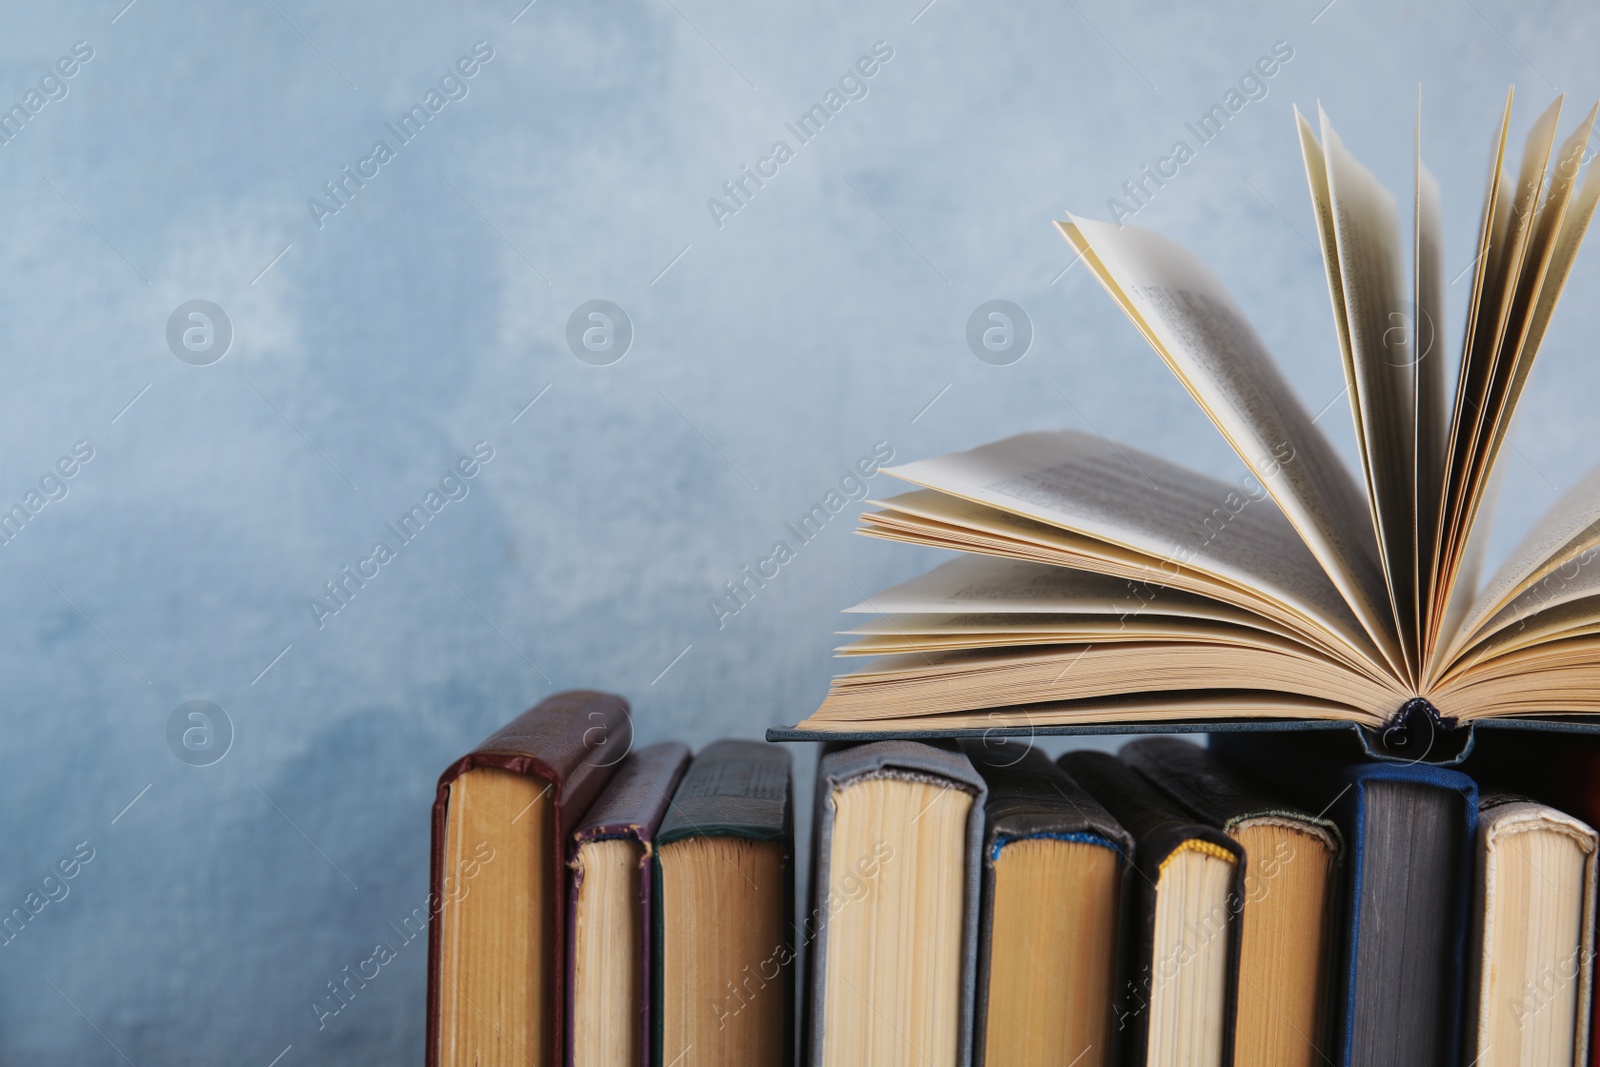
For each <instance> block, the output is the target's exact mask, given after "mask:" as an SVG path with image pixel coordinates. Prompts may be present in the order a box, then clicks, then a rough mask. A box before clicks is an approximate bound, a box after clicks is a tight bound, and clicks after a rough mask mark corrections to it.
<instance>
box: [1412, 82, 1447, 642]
mask: <svg viewBox="0 0 1600 1067" xmlns="http://www.w3.org/2000/svg"><path fill="white" fill-rule="evenodd" d="M1417 97H1418V99H1417V135H1416V174H1417V188H1416V213H1415V216H1414V219H1415V232H1414V235H1413V236H1414V239H1415V249H1414V258H1413V259H1412V269H1413V276H1412V289H1411V292H1412V302H1413V306H1414V308H1415V312H1416V315H1415V320H1414V321H1415V329H1414V332H1413V336H1412V344H1413V346H1414V349H1415V352H1416V359H1415V361H1414V362H1413V364H1412V365H1413V367H1414V368H1415V384H1414V386H1413V387H1412V402H1413V404H1414V405H1415V415H1414V416H1413V418H1414V422H1415V424H1416V429H1415V431H1414V432H1413V433H1412V442H1413V444H1412V457H1413V460H1412V470H1413V471H1414V474H1413V478H1414V480H1415V484H1416V505H1415V506H1416V517H1415V522H1414V524H1413V525H1414V528H1415V532H1414V539H1413V542H1412V560H1413V566H1414V568H1415V573H1414V581H1413V584H1412V595H1413V597H1414V598H1415V602H1416V621H1415V626H1416V633H1418V634H1419V635H1420V634H1421V633H1423V632H1424V631H1425V629H1426V627H1427V620H1426V618H1425V612H1426V608H1425V607H1424V604H1425V603H1426V602H1427V598H1428V597H1430V596H1431V595H1432V576H1433V571H1434V567H1435V565H1436V562H1435V561H1436V559H1437V557H1438V553H1439V543H1438V535H1439V506H1440V497H1441V496H1442V494H1443V492H1444V456H1445V447H1446V441H1445V435H1446V434H1447V433H1448V432H1449V422H1448V420H1449V417H1450V413H1449V411H1448V410H1446V406H1445V405H1446V404H1447V403H1448V400H1447V398H1446V395H1445V389H1446V381H1445V378H1446V375H1445V360H1446V358H1447V357H1446V355H1445V339H1444V315H1445V283H1444V212H1443V209H1442V208H1441V206H1440V198H1439V182H1438V180H1437V179H1436V178H1434V176H1433V175H1432V174H1431V173H1429V171H1428V168H1427V167H1426V166H1425V165H1424V164H1423V162H1422V100H1421V97H1422V90H1421V89H1420V87H1419V88H1418V90H1417Z"/></svg>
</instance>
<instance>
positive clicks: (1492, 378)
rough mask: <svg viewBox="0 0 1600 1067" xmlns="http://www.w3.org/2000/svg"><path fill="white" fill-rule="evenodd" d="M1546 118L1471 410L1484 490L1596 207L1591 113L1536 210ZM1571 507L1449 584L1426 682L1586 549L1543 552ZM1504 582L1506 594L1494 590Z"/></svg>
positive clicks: (1470, 538) (1527, 161)
mask: <svg viewBox="0 0 1600 1067" xmlns="http://www.w3.org/2000/svg"><path fill="white" fill-rule="evenodd" d="M1557 103H1559V101H1557ZM1553 109H1554V105H1552V110H1550V111H1546V113H1545V115H1544V116H1543V118H1541V120H1540V122H1539V123H1538V124H1536V126H1535V128H1534V132H1533V134H1531V135H1530V136H1529V143H1528V146H1527V151H1526V153H1525V158H1524V161H1523V166H1522V178H1523V182H1524V184H1525V185H1531V187H1532V189H1531V191H1529V190H1528V189H1524V190H1522V191H1521V193H1520V195H1519V196H1518V198H1517V201H1516V209H1519V210H1522V211H1526V212H1528V213H1529V214H1531V215H1532V216H1533V218H1532V220H1531V222H1529V223H1528V226H1527V230H1528V233H1527V239H1526V242H1525V249H1526V254H1525V255H1524V256H1523V257H1522V261H1521V267H1520V270H1519V272H1518V273H1517V274H1516V275H1515V276H1510V277H1507V278H1506V279H1505V280H1504V284H1505V285H1506V286H1507V287H1508V289H1509V290H1512V291H1513V292H1512V293H1511V295H1510V296H1509V297H1508V299H1507V301H1506V304H1507V307H1506V311H1507V323H1508V325H1507V327H1506V329H1505V330H1504V332H1503V337H1502V339H1501V346H1500V347H1501V351H1500V352H1499V353H1498V354H1497V358H1496V362H1495V365H1494V366H1493V367H1492V368H1491V371H1490V372H1489V373H1488V375H1487V378H1486V386H1487V395H1486V396H1485V397H1484V399H1483V401H1482V402H1481V403H1482V407H1483V408H1484V409H1485V412H1486V414H1485V417H1484V419H1483V420H1482V423H1483V425H1482V427H1481V431H1480V437H1481V440H1480V441H1479V448H1478V449H1477V454H1476V455H1477V458H1476V459H1475V460H1474V462H1473V465H1474V466H1475V467H1476V470H1477V475H1476V477H1477V479H1478V480H1479V481H1484V480H1487V481H1491V482H1492V481H1494V480H1496V479H1497V478H1498V476H1499V475H1498V466H1497V463H1496V461H1497V460H1498V458H1499V454H1500V449H1501V447H1502V445H1503V444H1504V441H1505V439H1506V437H1507V436H1508V434H1509V430H1510V426H1511V423H1512V420H1513V418H1514V416H1515V414H1516V405H1517V401H1518V400H1519V399H1520V398H1521V393H1522V389H1523V387H1524V385H1525V384H1526V382H1527V378H1528V374H1529V372H1530V371H1531V369H1532V366H1533V360H1534V356H1535V355H1536V354H1537V348H1538V344H1539V342H1540V340H1541V339H1542V336H1543V329H1544V324H1545V323H1548V321H1549V316H1550V313H1551V312H1552V311H1553V310H1554V306H1555V303H1556V300H1557V299H1558V297H1559V296H1560V293H1561V290H1562V288H1563V286H1564V284H1565V282H1566V277H1567V274H1568V272H1569V271H1570V269H1571V265H1572V260H1573V258H1574V257H1575V255H1576V253H1577V247H1578V244H1579V242H1580V241H1581V239H1582V237H1583V233H1584V231H1585V230H1586V229H1587V227H1588V224H1589V220H1590V219H1591V218H1592V216H1593V214H1594V206H1595V201H1596V198H1597V197H1600V182H1597V181H1596V171H1595V169H1594V168H1590V171H1589V174H1588V175H1587V176H1586V178H1585V180H1584V183H1583V186H1582V188H1581V189H1579V187H1578V184H1577V173H1578V170H1579V168H1580V167H1581V166H1582V154H1583V150H1584V147H1585V145H1586V143H1587V141H1588V138H1589V134H1590V131H1591V130H1592V128H1593V124H1594V119H1595V111H1594V110H1593V109H1591V110H1590V112H1589V114H1588V115H1587V116H1586V117H1585V118H1584V120H1583V121H1582V123H1580V124H1579V126H1578V128H1577V129H1576V130H1575V131H1574V132H1573V133H1572V134H1571V135H1570V136H1569V137H1568V138H1567V140H1566V142H1565V143H1564V144H1563V145H1562V147H1561V150H1560V152H1559V153H1558V154H1557V157H1556V164H1555V167H1554V168H1553V173H1552V175H1551V180H1550V185H1549V193H1548V195H1547V196H1546V197H1545V200H1544V203H1543V204H1538V205H1537V207H1536V199H1535V198H1536V194H1537V191H1538V188H1539V186H1540V182H1541V180H1542V176H1543V175H1542V170H1541V171H1537V172H1536V171H1535V170H1534V169H1533V168H1534V161H1535V160H1537V161H1539V165H1540V166H1541V167H1542V163H1543V160H1544V159H1545V158H1546V157H1547V156H1548V154H1549V148H1550V145H1551V143H1552V142H1553V140H1554V133H1555V131H1554V118H1555V115H1554V112H1553ZM1529 157H1531V158H1529ZM1574 194H1576V195H1574ZM1484 313H1486V311H1485V312H1484ZM1580 484H1583V483H1580ZM1481 492H1482V490H1481V489H1477V490H1475V491H1473V492H1470V493H1468V494H1466V495H1467V506H1468V507H1477V508H1478V509H1479V510H1481V504H1479V503H1478V502H1477V501H1476V500H1475V499H1474V495H1479V494H1481ZM1575 506H1578V504H1577V502H1576V501H1573V500H1572V499H1570V496H1569V498H1564V499H1563V500H1562V501H1560V502H1558V503H1557V505H1556V507H1555V508H1554V509H1552V512H1551V513H1550V514H1549V515H1547V516H1546V518H1545V519H1543V520H1541V521H1540V522H1539V523H1538V524H1536V526H1535V528H1534V530H1533V531H1532V532H1530V534H1529V538H1528V539H1527V540H1525V541H1524V543H1523V545H1522V546H1519V548H1518V550H1517V551H1516V552H1514V553H1513V555H1512V559H1511V560H1510V561H1508V563H1507V566H1506V568H1503V569H1502V571H1501V574H1500V575H1498V576H1497V577H1496V579H1495V580H1494V581H1492V582H1491V583H1490V586H1489V587H1488V588H1486V589H1484V590H1482V591H1479V590H1477V589H1476V587H1475V582H1474V581H1473V580H1472V576H1470V575H1468V574H1467V573H1466V572H1465V569H1464V568H1463V571H1462V573H1460V574H1459V575H1456V576H1455V586H1456V588H1455V590H1454V593H1453V595H1452V597H1451V598H1450V601H1449V606H1448V609H1447V611H1446V613H1445V615H1444V617H1443V619H1442V620H1441V622H1440V624H1439V626H1438V631H1439V640H1438V647H1437V649H1436V652H1435V656H1434V658H1433V666H1432V671H1431V672H1430V673H1431V674H1432V675H1434V676H1437V675H1439V674H1442V673H1443V672H1445V671H1447V670H1449V669H1450V666H1451V665H1450V662H1449V659H1450V656H1451V655H1453V654H1455V653H1456V652H1459V651H1460V649H1461V648H1462V647H1463V646H1464V645H1465V644H1466V643H1469V642H1470V641H1473V640H1476V639H1477V636H1479V635H1477V633H1476V631H1477V628H1478V627H1479V626H1480V625H1481V624H1482V623H1483V621H1484V619H1485V618H1487V617H1488V616H1489V615H1490V614H1492V613H1493V612H1494V611H1497V610H1498V609H1499V608H1500V607H1502V606H1503V604H1504V602H1505V599H1506V598H1507V596H1508V595H1514V594H1513V593H1512V592H1511V586H1513V585H1516V584H1517V582H1518V581H1519V580H1520V579H1521V578H1523V577H1525V576H1527V575H1530V574H1532V573H1534V572H1535V571H1537V572H1539V573H1538V576H1539V577H1540V578H1542V577H1545V576H1546V575H1548V574H1549V572H1550V571H1552V570H1554V569H1555V568H1556V567H1558V566H1560V565H1562V564H1563V563H1565V562H1566V561H1567V559H1569V558H1570V557H1571V555H1573V554H1574V553H1575V552H1579V551H1583V548H1584V547H1586V546H1580V547H1579V548H1577V549H1575V550H1571V551H1568V550H1566V549H1564V548H1563V545H1564V544H1565V540H1562V541H1560V542H1559V543H1549V540H1550V539H1551V538H1556V537H1559V536H1560V531H1562V530H1563V529H1565V528H1566V526H1567V524H1568V523H1570V522H1571V521H1572V519H1573V508H1574V507H1575ZM1463 522H1464V524H1465V534H1464V536H1465V537H1466V540H1467V544H1468V545H1469V546H1471V545H1472V544H1473V542H1475V541H1477V540H1480V539H1481V537H1486V536H1487V531H1486V530H1485V531H1482V532H1481V533H1480V532H1479V531H1478V530H1477V527H1479V526H1484V525H1487V523H1486V522H1485V521H1484V520H1483V518H1482V516H1481V515H1474V514H1471V513H1469V514H1467V515H1466V516H1465V518H1464V520H1463ZM1577 535H1578V531H1569V532H1568V535H1567V539H1570V538H1571V537H1576V536H1577ZM1541 543H1544V544H1547V546H1548V552H1550V553H1552V554H1554V555H1553V558H1552V557H1551V556H1540V557H1538V558H1533V554H1537V553H1538V551H1539V550H1538V549H1537V548H1536V547H1535V546H1536V545H1538V544H1541ZM1463 558H1465V557H1463ZM1534 580H1537V579H1534ZM1505 581H1509V582H1510V583H1511V584H1510V585H1507V584H1503V583H1504V582H1505Z"/></svg>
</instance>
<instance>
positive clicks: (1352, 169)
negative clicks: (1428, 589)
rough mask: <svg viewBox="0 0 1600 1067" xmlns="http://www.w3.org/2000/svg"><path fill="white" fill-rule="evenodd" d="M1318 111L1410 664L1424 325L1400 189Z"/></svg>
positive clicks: (1367, 442) (1393, 587) (1377, 517)
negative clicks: (1415, 340)
mask: <svg viewBox="0 0 1600 1067" xmlns="http://www.w3.org/2000/svg"><path fill="white" fill-rule="evenodd" d="M1318 115H1319V117H1320V119H1321V122H1322V148H1323V154H1324V155H1325V156H1326V158H1327V167H1328V198H1329V207H1330V210H1331V214H1332V222H1333V232H1334V237H1335V239H1336V246H1337V252H1338V257H1339V282H1340V284H1341V285H1342V286H1343V288H1344V306H1345V312H1346V314H1347V315H1348V317H1349V327H1348V333H1349V341H1350V363H1349V366H1350V369H1351V381H1352V385H1353V388H1352V390H1351V396H1352V397H1353V399H1354V403H1353V404H1352V405H1351V406H1352V407H1353V408H1356V409H1359V411H1360V412H1361V415H1360V417H1359V418H1358V419H1357V420H1356V432H1357V434H1358V435H1359V436H1358V444H1359V446H1360V451H1361V460H1362V465H1363V468H1364V470H1365V473H1366V481H1367V493H1368V501H1369V505H1370V507H1371V511H1372V523H1373V527H1374V532H1375V535H1376V537H1377V542H1378V549H1379V558H1380V560H1381V561H1382V563H1383V567H1384V575H1385V578H1386V585H1387V587H1388V590H1389V597H1390V606H1391V610H1392V611H1393V613H1394V618H1395V623H1396V628H1397V630H1398V632H1399V633H1400V635H1401V648H1402V649H1403V650H1404V652H1405V655H1406V657H1407V662H1408V664H1410V662H1411V658H1412V649H1413V648H1414V647H1415V643H1416V638H1415V634H1414V630H1413V620H1414V617H1415V608H1414V605H1413V604H1412V601H1411V591H1412V587H1413V582H1414V578H1413V575H1412V573H1411V564H1412V553H1413V544H1414V540H1415V534H1414V529H1415V516H1414V515H1413V507H1414V502H1415V499H1416V486H1415V484H1414V483H1413V480H1412V479H1413V467H1412V463H1413V454H1412V452H1413V448H1414V438H1413V429H1414V426H1413V423H1412V419H1413V416H1414V410H1413V397H1412V390H1413V383H1412V375H1413V373H1414V372H1413V360H1414V355H1413V345H1412V334H1413V332H1414V331H1415V329H1416V323H1415V313H1414V311H1413V310H1412V309H1411V308H1410V307H1409V306H1407V301H1406V296H1405V290H1404V288H1403V285H1404V283H1403V281H1402V278H1403V276H1404V261H1403V254H1402V252H1401V249H1400V221H1399V214H1398V212H1397V210H1396V208H1395V201H1394V197H1393V196H1391V195H1390V194H1389V192H1388V190H1386V189H1384V188H1383V186H1382V185H1380V184H1378V179H1377V178H1375V177H1374V176H1373V175H1372V172H1371V171H1369V170H1367V168H1365V167H1363V166H1362V165H1361V164H1360V163H1358V162H1356V159H1355V157H1354V156H1352V155H1351V154H1350V153H1349V152H1348V151H1347V150H1346V149H1345V147H1344V144H1343V143H1342V142H1341V141H1340V139H1339V135H1338V134H1337V133H1335V132H1334V130H1333V126H1332V125H1331V124H1330V123H1329V122H1328V116H1327V115H1326V114H1325V113H1323V112H1322V110H1321V109H1320V108H1319V109H1318Z"/></svg>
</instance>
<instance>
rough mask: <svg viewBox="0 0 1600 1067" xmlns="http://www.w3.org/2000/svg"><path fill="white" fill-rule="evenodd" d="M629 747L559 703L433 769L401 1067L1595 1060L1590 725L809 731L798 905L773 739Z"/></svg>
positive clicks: (610, 716)
mask: <svg viewBox="0 0 1600 1067" xmlns="http://www.w3.org/2000/svg"><path fill="white" fill-rule="evenodd" d="M631 740H632V729H631V723H630V719H629V711H628V707H627V704H626V702H624V701H623V700H622V699H621V698H620V697H615V696H610V695H608V694H603V693H596V692H572V693H564V694H561V695H559V696H556V697H552V698H550V699H548V700H546V701H545V702H543V703H542V704H540V705H539V706H538V707H536V708H534V709H533V710H531V711H529V712H527V713H526V714H524V715H522V716H521V717H519V718H518V719H516V720H514V721H513V722H512V723H510V724H509V725H507V726H506V727H505V728H504V729H502V730H500V731H498V732H497V733H495V734H494V735H493V736H491V737H490V738H488V739H487V740H486V741H485V742H484V743H483V744H482V745H480V746H479V747H478V748H477V749H475V750H474V751H473V752H472V753H470V754H468V755H467V756H465V757H463V758H462V759H461V760H459V761H457V762H456V763H455V764H453V765H452V766H451V767H450V768H449V769H447V770H446V771H445V773H444V774H443V775H442V776H441V779H440V784H439V790H438V794H437V799H436V802H435V806H434V822H433V842H434V847H433V857H432V860H433V862H432V886H433V893H432V896H431V900H430V908H431V909H432V915H433V921H432V922H431V923H430V945H429V948H430V953H429V983H428V1036H427V1041H428V1047H427V1055H428V1062H429V1064H430V1067H434V1065H438V1067H456V1065H461V1064H475V1065H483V1064H501V1063H503V1064H551V1065H554V1064H572V1065H574V1067H599V1065H605V1067H639V1065H645V1067H648V1065H651V1064H655V1065H661V1067H691V1065H700V1064H717V1065H722V1064H727V1065H739V1067H746V1065H748V1067H757V1065H774V1067H777V1065H784V1064H789V1063H793V1062H797V1061H798V1062H803V1063H805V1064H808V1065H854V1064H874V1065H877V1064H905V1065H907V1067H910V1065H914V1064H915V1065H926V1067H965V1065H967V1064H969V1063H970V1064H989V1065H996V1067H998V1065H1006V1067H1010V1065H1036V1064H1037V1065H1046V1064H1053V1065H1061V1067H1068V1065H1070V1067H1094V1065H1109V1064H1123V1063H1126V1064H1159V1065H1163V1067H1165V1065H1205V1067H1211V1065H1226V1064H1230V1063H1231V1064H1238V1065H1272V1067H1284V1065H1306V1067H1310V1065H1313V1064H1327V1063H1335V1064H1358V1065H1367V1064H1394V1065H1397V1067H1400V1065H1403V1067H1418V1065H1446V1064H1457V1063H1460V1064H1467V1063H1470V1064H1474V1065H1475V1067H1487V1065H1491V1064H1539V1065H1542V1064H1549V1065H1557V1064H1560V1065H1575V1064H1585V1063H1591V1062H1600V1056H1597V1057H1596V1058H1595V1059H1594V1060H1591V1058H1590V1057H1591V1052H1590V1038H1591V1033H1592V1028H1593V1020H1592V1018H1591V1013H1592V1012H1593V1010H1594V1009H1593V1003H1592V1001H1593V998H1592V997H1591V976H1592V959H1593V954H1594V930H1595V889H1596V858H1597V847H1596V846H1597V836H1596V832H1595V830H1594V829H1593V827H1594V826H1595V825H1597V824H1600V789H1596V788H1595V787H1594V786H1593V785H1592V784H1591V783H1592V782H1594V781H1596V780H1597V779H1596V774H1597V772H1600V743H1596V742H1595V739H1577V740H1574V739H1558V738H1557V737H1554V736H1552V735H1548V734H1545V735H1539V734H1533V733H1526V734H1524V733H1511V732H1506V733H1503V734H1502V735H1500V736H1497V737H1495V738H1494V739H1492V741H1491V740H1490V739H1487V738H1486V739H1481V740H1480V743H1479V747H1478V750H1477V751H1475V752H1474V754H1473V755H1472V756H1471V757H1470V758H1469V759H1468V760H1467V762H1466V763H1465V764H1463V765H1462V766H1461V767H1460V768H1446V767H1439V766H1433V765H1429V764H1424V763H1415V764H1407V763H1397V762H1392V761H1377V760H1373V759H1371V758H1369V757H1366V756H1365V755H1364V754H1363V753H1362V752H1361V751H1360V750H1359V749H1358V747H1357V746H1356V745H1355V743H1354V738H1353V735H1345V734H1343V733H1337V732H1335V733H1329V732H1316V733H1304V732H1276V733H1261V732H1254V733H1252V732H1231V733H1223V734H1216V735H1213V736H1212V737H1211V738H1210V743H1209V746H1208V747H1206V748H1202V747H1200V746H1199V745H1196V744H1194V743H1192V742H1190V741H1187V740H1182V739H1180V738H1176V737H1170V736H1166V737H1162V736H1152V737H1147V738H1142V739H1139V740H1136V741H1133V742H1130V743H1129V744H1127V745H1126V746H1124V747H1123V748H1122V750H1121V752H1120V753H1119V754H1118V755H1111V754H1110V753H1106V752H1100V751H1090V750H1080V751H1072V752H1068V753H1066V754H1065V755H1063V756H1061V757H1060V758H1059V759H1057V760H1051V759H1050V758H1049V757H1048V756H1047V755H1045V754H1044V753H1043V752H1042V751H1040V750H1039V749H1037V748H1034V747H1032V746H1030V745H1029V744H1027V743H1023V742H1017V741H1003V740H998V739H995V738H986V739H977V740H966V741H961V742H948V741H947V742H922V741H912V740H892V741H877V742H868V743H864V744H854V745H850V744H834V745H830V746H828V747H827V748H826V749H824V750H823V753H822V755H821V758H820V760H819V763H818V769H817V778H816V787H815V793H814V797H813V801H812V802H813V804H814V818H813V820H812V839H811V842H810V848H811V863H810V879H809V882H810V885H809V891H808V892H806V893H805V895H804V896H803V897H802V898H801V900H800V901H799V902H798V905H797V901H796V894H795V883H796V869H795V856H794V831H793V825H794V822H793V804H794V794H793V787H792V783H791V774H790V761H789V756H788V753H787V751H786V750H785V749H783V748H782V747H780V746H777V745H771V744H765V743H761V742H752V741H719V742H716V743H715V744H712V745H709V746H707V747H706V748H705V749H703V750H702V751H701V752H700V753H699V754H698V755H693V756H692V755H691V753H690V751H689V749H688V748H686V747H685V746H683V745H681V744H677V743H675V742H668V743H662V744H656V745H651V746H648V747H641V748H634V747H633V746H632V743H631ZM802 970H803V974H802ZM797 986H798V987H799V988H798V990H797Z"/></svg>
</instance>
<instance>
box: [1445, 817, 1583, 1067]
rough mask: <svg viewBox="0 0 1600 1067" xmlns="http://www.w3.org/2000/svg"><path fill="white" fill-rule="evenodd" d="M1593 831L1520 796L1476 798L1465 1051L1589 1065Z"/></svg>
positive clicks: (1552, 1064) (1530, 1063) (1488, 1058)
mask: <svg viewBox="0 0 1600 1067" xmlns="http://www.w3.org/2000/svg"><path fill="white" fill-rule="evenodd" d="M1595 846H1596V837H1595V832H1594V830H1593V829H1592V828H1591V827H1590V826H1589V825H1588V824H1586V823H1583V822H1580V821H1579V820H1577V819H1574V818H1573V817H1572V816H1571V815H1567V814H1565V813H1564V812H1560V811H1557V810H1556V809H1555V808H1552V807H1550V806H1548V805H1546V804H1539V803H1536V802H1534V801H1532V800H1529V799H1528V798H1526V797H1521V796H1517V795H1516V794H1513V793H1484V794H1482V795H1481V796H1480V798H1479V801H1478V840H1477V847H1476V849H1475V864H1474V867H1475V869H1474V871H1473V893H1474V896H1473V910H1472V932H1473V936H1472V944H1473V946H1474V951H1473V954H1472V958H1471V959H1470V960H1469V961H1468V964H1469V970H1468V973H1467V1028H1468V1029H1467V1048H1466V1055H1468V1056H1470V1057H1472V1059H1471V1062H1472V1063H1474V1064H1476V1065H1478V1067H1582V1065H1583V1064H1585V1063H1587V1062H1588V1049H1589V998H1590V996H1591V989H1592V981H1593V974H1594V922H1595V901H1594V896H1595Z"/></svg>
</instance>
